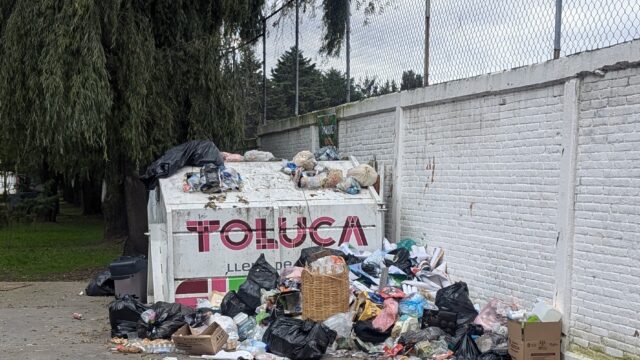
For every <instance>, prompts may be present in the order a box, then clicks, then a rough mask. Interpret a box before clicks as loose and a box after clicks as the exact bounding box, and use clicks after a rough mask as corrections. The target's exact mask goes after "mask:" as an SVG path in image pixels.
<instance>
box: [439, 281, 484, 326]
mask: <svg viewBox="0 0 640 360" xmlns="http://www.w3.org/2000/svg"><path fill="white" fill-rule="evenodd" d="M436 306H437V307H438V309H440V310H442V311H448V312H453V313H457V320H456V322H457V324H458V329H459V328H460V327H463V326H464V325H467V324H470V323H472V322H473V320H475V318H476V316H478V312H477V311H476V308H475V307H473V303H472V302H471V299H469V288H467V284H466V283H464V282H457V283H455V284H453V285H450V286H447V287H445V288H442V289H440V290H438V292H437V293H436Z"/></svg>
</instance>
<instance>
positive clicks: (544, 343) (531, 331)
mask: <svg viewBox="0 0 640 360" xmlns="http://www.w3.org/2000/svg"><path fill="white" fill-rule="evenodd" d="M507 328H508V330H509V355H511V357H512V358H513V359H514V360H560V340H561V338H562V324H561V323H560V322H540V323H525V325H524V328H523V327H522V324H521V323H520V322H517V321H513V320H509V323H508V324H507Z"/></svg>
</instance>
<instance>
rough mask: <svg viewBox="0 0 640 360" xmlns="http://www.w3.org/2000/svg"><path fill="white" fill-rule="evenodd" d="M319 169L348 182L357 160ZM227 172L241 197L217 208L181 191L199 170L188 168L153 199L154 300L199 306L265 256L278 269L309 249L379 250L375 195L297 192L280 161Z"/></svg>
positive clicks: (230, 196) (379, 209) (230, 195)
mask: <svg viewBox="0 0 640 360" xmlns="http://www.w3.org/2000/svg"><path fill="white" fill-rule="evenodd" d="M320 165H322V166H326V167H328V168H336V169H341V170H343V173H344V174H345V175H346V172H347V170H348V169H350V168H352V167H354V166H355V165H357V161H356V160H355V159H352V160H351V161H330V162H320ZM227 166H229V167H232V168H234V169H236V170H237V171H238V172H239V173H240V175H241V176H242V177H243V181H244V182H243V183H244V186H243V190H242V191H235V192H227V193H225V194H226V200H224V201H222V202H216V206H217V208H215V209H211V208H205V205H206V204H207V203H208V202H209V195H207V194H203V193H185V192H183V190H182V183H183V178H184V175H185V173H187V172H197V171H199V168H195V167H186V168H183V169H182V170H180V171H179V172H177V173H176V174H174V175H173V176H171V177H169V178H166V179H161V180H160V181H159V185H158V187H157V188H156V189H155V190H153V191H151V192H150V194H149V204H148V216H149V236H150V239H149V272H150V273H149V276H148V279H149V284H148V290H147V292H148V298H149V299H150V301H176V302H180V303H183V304H186V305H195V304H196V302H197V299H198V298H203V297H207V295H208V294H209V293H210V292H211V291H212V290H217V291H223V292H226V291H229V290H235V289H237V288H238V286H239V285H240V284H241V283H242V282H243V281H244V279H245V277H246V275H247V273H248V270H249V268H250V267H251V265H252V263H253V262H254V261H255V260H256V259H257V258H258V257H259V256H260V254H264V255H265V257H266V259H267V260H268V261H269V262H270V263H271V264H272V265H274V266H275V267H276V268H277V269H278V270H280V269H281V268H283V267H286V266H291V265H293V263H294V262H295V261H296V260H297V259H298V257H299V255H300V250H301V249H303V248H305V247H311V246H325V247H332V248H336V247H338V246H340V245H342V244H349V245H350V246H353V247H355V248H357V249H360V250H375V249H379V248H381V246H382V239H383V233H384V229H383V228H382V227H383V223H384V222H383V217H384V214H383V211H384V204H383V202H382V200H381V199H380V196H379V195H378V194H377V193H376V192H375V190H374V189H373V188H368V189H363V191H361V192H360V194H358V195H348V194H344V193H341V192H337V191H334V190H299V189H296V188H295V187H294V185H293V182H292V181H291V180H290V179H289V176H288V175H285V174H283V173H282V172H280V168H281V164H280V163H279V162H240V163H228V164H227Z"/></svg>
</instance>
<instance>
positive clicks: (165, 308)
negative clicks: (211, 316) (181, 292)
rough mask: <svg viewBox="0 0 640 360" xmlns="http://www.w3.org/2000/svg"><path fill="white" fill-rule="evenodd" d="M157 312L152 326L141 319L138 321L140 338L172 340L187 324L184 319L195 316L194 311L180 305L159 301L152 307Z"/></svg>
mask: <svg viewBox="0 0 640 360" xmlns="http://www.w3.org/2000/svg"><path fill="white" fill-rule="evenodd" d="M151 310H153V311H155V313H156V317H155V321H153V322H151V323H150V324H148V323H146V322H144V320H142V319H140V320H139V321H138V336H139V337H141V338H145V339H151V340H155V339H170V338H171V335H172V334H173V333H174V332H176V330H178V329H179V328H180V327H182V325H184V324H186V322H185V321H184V317H185V316H186V315H189V314H193V313H194V310H193V309H192V308H190V307H188V306H184V305H182V304H178V303H167V302H164V301H158V302H157V303H155V304H153V305H152V306H151Z"/></svg>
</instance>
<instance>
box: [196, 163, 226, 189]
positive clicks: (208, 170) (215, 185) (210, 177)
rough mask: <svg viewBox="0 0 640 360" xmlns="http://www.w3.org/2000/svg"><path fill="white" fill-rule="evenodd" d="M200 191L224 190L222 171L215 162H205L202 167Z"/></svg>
mask: <svg viewBox="0 0 640 360" xmlns="http://www.w3.org/2000/svg"><path fill="white" fill-rule="evenodd" d="M200 183H201V184H202V185H200V191H202V192H203V193H205V194H215V193H219V192H222V189H221V188H220V173H219V172H218V167H217V166H216V165H215V164H205V165H204V166H203V167H202V168H201V169H200Z"/></svg>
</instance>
